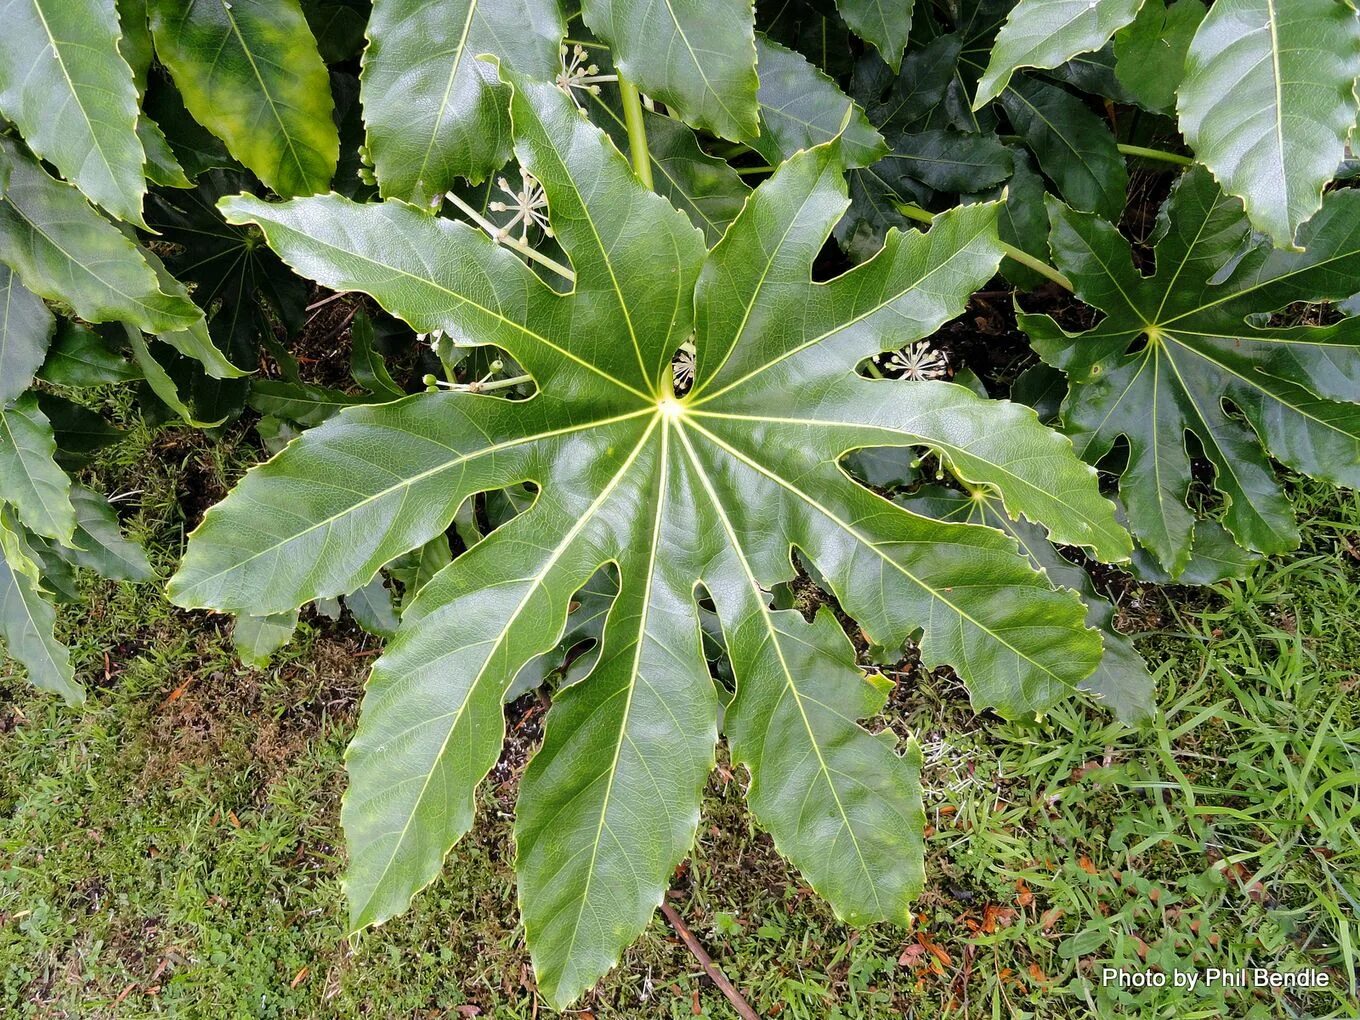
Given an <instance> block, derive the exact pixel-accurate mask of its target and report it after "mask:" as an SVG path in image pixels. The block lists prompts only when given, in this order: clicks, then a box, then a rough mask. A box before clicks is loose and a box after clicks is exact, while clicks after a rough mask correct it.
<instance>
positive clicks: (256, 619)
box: [231, 609, 298, 669]
mask: <svg viewBox="0 0 1360 1020" xmlns="http://www.w3.org/2000/svg"><path fill="white" fill-rule="evenodd" d="M297 623H298V611H297V610H296V609H291V610H289V611H288V612H286V613H275V614H274V615H273V616H250V615H249V614H246V613H242V614H241V615H240V616H238V617H236V624H235V625H234V626H233V627H232V629H231V642H232V644H233V645H234V646H235V648H236V654H237V655H238V656H240V658H241V661H242V662H244V663H245V664H246V665H247V666H254V667H255V668H256V669H264V668H266V667H267V666H268V665H269V660H270V659H271V658H273V656H274V653H275V652H277V651H278V650H279V649H280V648H282V647H283V646H284V645H286V644H287V643H288V642H289V641H291V640H292V637H293V632H294V631H295V630H297Z"/></svg>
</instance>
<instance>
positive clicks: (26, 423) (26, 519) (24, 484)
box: [0, 393, 76, 543]
mask: <svg viewBox="0 0 1360 1020" xmlns="http://www.w3.org/2000/svg"><path fill="white" fill-rule="evenodd" d="M56 452H57V443H56V439H55V438H54V437H53V435H52V423H51V422H50V421H48V419H47V415H45V414H43V412H42V410H41V409H40V408H39V407H38V398H37V397H36V396H35V395H34V394H32V393H26V394H24V395H23V396H21V397H20V398H19V399H18V400H16V401H15V402H14V403H12V404H9V405H6V406H3V407H0V503H11V504H13V505H14V507H15V509H16V510H17V511H18V513H19V519H20V520H21V521H22V522H23V523H24V524H25V525H26V526H27V527H28V528H29V529H30V530H32V531H34V532H36V533H37V534H39V535H42V536H44V537H45V538H52V539H56V540H57V541H58V542H65V543H69V542H70V541H71V539H72V537H73V536H74V535H75V529H76V511H75V508H74V507H73V506H72V505H71V479H70V476H69V475H67V474H66V472H65V471H63V470H62V469H61V468H60V467H58V466H57V462H56V459H55V457H56Z"/></svg>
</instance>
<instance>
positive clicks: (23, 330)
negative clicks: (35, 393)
mask: <svg viewBox="0 0 1360 1020" xmlns="http://www.w3.org/2000/svg"><path fill="white" fill-rule="evenodd" d="M56 325H57V320H56V319H55V318H54V317H53V316H52V313H51V312H49V311H48V310H47V306H46V305H45V304H43V302H42V299H41V298H39V297H38V296H37V295H36V294H34V293H32V292H31V291H30V290H29V289H28V288H27V287H25V286H24V285H23V284H22V283H21V282H20V281H19V277H18V276H17V275H16V274H15V272H14V271H13V270H12V269H10V268H9V266H5V265H0V405H3V404H5V403H7V402H9V401H11V400H13V399H14V398H15V397H17V396H18V395H19V394H20V393H22V392H24V390H26V389H28V387H29V384H30V383H32V382H33V376H34V373H36V372H37V371H38V369H39V368H40V367H41V366H42V363H43V360H44V359H45V358H46V357H47V345H48V344H49V343H50V342H51V340H52V331H53V330H54V329H55V328H56Z"/></svg>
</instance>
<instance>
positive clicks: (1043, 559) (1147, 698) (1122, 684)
mask: <svg viewBox="0 0 1360 1020" xmlns="http://www.w3.org/2000/svg"><path fill="white" fill-rule="evenodd" d="M897 501H898V502H899V503H901V504H902V505H903V506H905V507H906V508H907V509H909V510H915V511H917V512H919V513H925V514H928V515H930V516H931V517H937V518H939V519H940V520H946V521H966V522H971V523H974V524H984V525H986V526H988V527H992V528H996V529H997V530H999V531H1003V532H1005V533H1006V534H1008V535H1010V536H1011V537H1012V538H1014V539H1015V540H1016V542H1018V543H1019V545H1020V550H1021V552H1023V553H1024V554H1025V556H1026V557H1027V558H1028V559H1029V561H1030V562H1031V563H1032V564H1033V565H1034V568H1035V569H1036V570H1042V571H1043V572H1044V573H1046V574H1047V575H1048V577H1049V580H1051V581H1052V582H1053V583H1054V584H1057V585H1061V586H1063V587H1064V588H1070V589H1072V590H1073V591H1075V592H1077V593H1078V594H1080V595H1081V597H1082V601H1084V602H1085V603H1086V623H1087V624H1088V625H1089V626H1091V627H1094V628H1096V629H1097V630H1099V631H1100V638H1101V641H1102V642H1103V643H1104V646H1105V651H1104V654H1103V655H1102V656H1101V658H1100V665H1099V666H1097V667H1096V671H1095V672H1094V673H1092V674H1091V675H1090V676H1088V677H1087V678H1086V679H1085V680H1083V681H1082V682H1081V684H1080V685H1079V686H1080V689H1081V690H1083V691H1086V692H1087V693H1089V694H1093V695H1095V696H1096V697H1098V698H1099V699H1100V700H1101V702H1102V704H1104V705H1105V707H1107V708H1108V709H1109V710H1110V711H1111V712H1113V713H1114V714H1115V715H1116V716H1117V717H1118V718H1119V719H1120V721H1122V722H1125V723H1128V724H1129V725H1130V726H1141V725H1144V724H1146V723H1148V722H1150V721H1151V720H1152V717H1153V715H1154V714H1155V713H1156V711H1157V701H1156V695H1157V690H1156V684H1154V683H1153V680H1152V677H1151V676H1150V675H1149V674H1148V670H1147V663H1146V662H1144V661H1143V657H1142V656H1141V655H1140V654H1139V653H1138V649H1136V648H1135V647H1134V646H1133V642H1132V641H1130V640H1129V639H1128V638H1127V637H1125V636H1124V635H1123V634H1121V633H1120V632H1119V631H1118V630H1116V629H1115V626H1114V618H1115V611H1114V606H1113V605H1112V604H1111V603H1110V601H1109V599H1108V598H1106V597H1105V596H1103V595H1101V594H1100V593H1099V592H1097V591H1096V587H1095V585H1094V583H1092V581H1091V576H1090V575H1089V574H1088V573H1087V572H1086V571H1085V570H1083V569H1082V568H1081V567H1080V566H1078V565H1077V564H1075V563H1073V562H1072V561H1071V560H1069V559H1067V557H1065V556H1063V555H1062V553H1060V552H1059V551H1058V550H1057V549H1056V548H1054V546H1053V543H1052V542H1049V541H1048V540H1047V539H1046V538H1045V537H1044V534H1043V531H1042V530H1041V529H1039V528H1036V527H1035V526H1034V525H1032V524H1028V523H1026V522H1024V521H1012V520H1011V519H1010V518H1009V517H1007V516H1006V514H1005V512H1004V511H1003V510H1002V508H1001V507H1000V506H999V505H998V503H997V501H996V500H995V499H994V498H993V497H991V496H989V495H988V494H987V493H985V492H979V493H977V494H971V493H965V492H959V491H958V490H956V489H944V488H939V487H934V486H932V487H927V488H925V489H923V490H922V491H921V492H920V493H918V494H914V495H912V496H909V497H899V498H898V500H897ZM1230 544H1231V543H1230Z"/></svg>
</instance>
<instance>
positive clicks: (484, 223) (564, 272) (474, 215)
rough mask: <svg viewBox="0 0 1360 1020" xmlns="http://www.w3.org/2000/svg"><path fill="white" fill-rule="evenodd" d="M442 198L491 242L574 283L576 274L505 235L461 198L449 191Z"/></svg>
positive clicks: (517, 239)
mask: <svg viewBox="0 0 1360 1020" xmlns="http://www.w3.org/2000/svg"><path fill="white" fill-rule="evenodd" d="M444 197H445V198H447V199H448V200H449V201H450V202H452V203H453V204H454V205H455V206H457V207H458V208H459V209H460V210H462V212H463V215H464V216H466V217H467V218H468V219H470V220H472V222H473V223H475V224H477V226H479V227H481V228H482V229H483V230H485V231H486V232H487V233H488V234H490V235H491V240H493V241H495V242H496V243H497V244H503V245H505V246H506V247H507V248H513V249H514V250H515V251H517V252H519V253H520V254H521V255H523V256H524V257H525V258H530V259H533V260H534V261H535V262H537V263H538V264H539V265H540V266H545V267H547V268H548V269H551V270H552V271H553V272H554V273H556V274H557V275H558V276H560V277H562V279H564V280H566V281H567V282H568V283H575V282H576V274H575V273H573V272H572V271H571V270H570V269H568V268H567V267H566V266H564V265H562V263H560V262H557V261H555V260H554V259H550V258H548V256H546V255H544V254H543V253H542V252H540V251H535V250H534V249H533V248H531V247H530V246H529V245H528V244H526V243H525V242H523V241H521V240H520V239H519V238H518V237H515V236H514V235H513V234H509V233H506V232H505V231H504V230H501V229H500V227H498V226H496V224H494V223H492V222H491V221H490V220H488V219H487V218H486V217H485V216H483V215H482V214H481V213H479V212H478V211H477V210H476V209H474V208H472V206H470V205H468V204H467V203H466V202H464V201H463V200H462V199H461V198H459V197H458V196H457V195H455V194H454V193H453V192H452V191H450V192H449V193H448V194H447V195H445V196H444Z"/></svg>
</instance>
